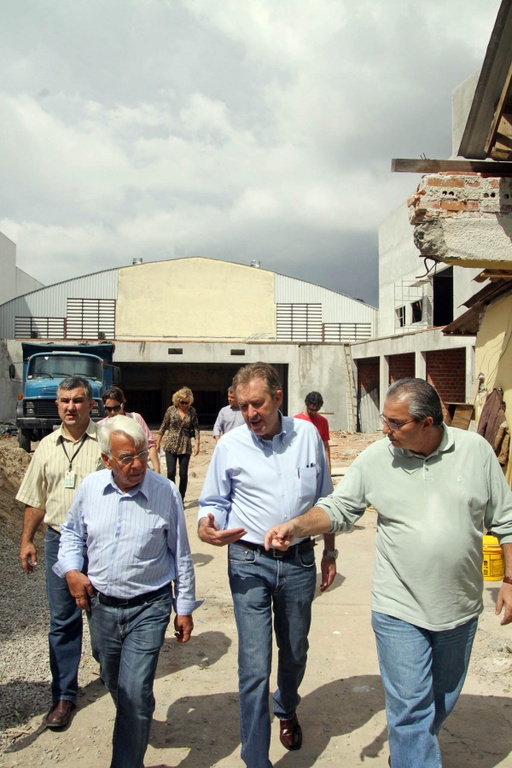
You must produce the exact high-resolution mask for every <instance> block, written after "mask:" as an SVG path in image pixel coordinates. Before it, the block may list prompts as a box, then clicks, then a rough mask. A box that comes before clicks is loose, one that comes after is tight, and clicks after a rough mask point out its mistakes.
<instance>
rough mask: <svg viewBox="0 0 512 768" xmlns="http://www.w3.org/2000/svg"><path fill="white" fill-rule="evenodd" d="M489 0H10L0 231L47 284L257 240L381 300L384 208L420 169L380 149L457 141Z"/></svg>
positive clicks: (252, 248) (245, 254) (262, 247)
mask: <svg viewBox="0 0 512 768" xmlns="http://www.w3.org/2000/svg"><path fill="white" fill-rule="evenodd" d="M498 7H499V0H486V2H485V3H482V2H480V1H479V0H451V2H450V3H446V2H441V0H434V2H430V3H423V4H412V3H410V2H409V0H360V1H359V2H358V3H354V2H352V1H351V0H315V2H314V3H311V2H307V3H305V2H303V0H279V3H276V2H275V0H251V2H240V0H173V2H162V0H112V2H109V3H108V4H106V3H104V2H103V0H88V1H87V2H86V0H75V2H73V3H54V4H47V3H42V2H41V0H24V2H23V3H19V2H18V1H17V0H6V3H4V8H3V10H4V19H3V25H2V29H1V30H0V66H2V70H3V72H4V73H5V74H6V77H5V78H4V85H3V86H2V87H0V119H1V120H2V124H3V126H4V134H3V141H2V143H1V144H0V167H1V169H2V178H3V182H4V183H3V184H2V187H1V188H0V189H1V191H0V206H1V210H2V211H3V216H4V219H3V221H1V222H0V230H1V231H3V232H4V233H5V234H6V235H7V236H8V237H10V238H11V239H13V240H14V241H15V242H16V243H17V246H18V263H19V266H20V267H21V268H23V269H25V270H26V271H27V272H29V273H32V274H33V275H34V276H35V277H37V278H38V279H41V280H43V281H44V282H47V283H48V282H53V281H55V280H59V279H65V278H66V277H72V276H73V275H77V274H85V273H87V272H92V271H94V270H96V269H105V268H108V267H110V266H118V265H119V264H120V263H131V260H132V258H135V257H137V256H143V258H145V259H146V260H152V259H155V258H173V257H177V256H188V255H202V256H206V257H208V256H210V257H212V258H225V259H227V260H233V261H240V262H243V263H249V261H250V259H251V258H260V259H261V260H262V261H263V262H264V266H265V267H266V268H268V269H276V270H278V271H281V272H285V273H288V274H297V276H299V277H302V278H303V279H311V280H312V281H314V282H318V283H321V284H322V283H323V284H326V285H329V287H336V288H338V289H339V290H342V291H344V292H345V293H350V292H351V291H352V292H353V293H354V294H355V295H358V296H363V298H366V299H367V300H369V301H371V302H372V303H375V302H376V285H377V278H376V269H375V268H373V269H369V268H368V265H369V264H373V265H374V267H375V265H376V248H377V245H376V244H377V227H378V225H379V223H380V222H381V221H382V220H383V219H384V218H385V216H386V214H387V213H388V212H389V211H390V210H392V209H393V208H395V207H396V206H397V205H398V204H399V203H400V202H401V201H402V200H403V199H405V198H406V197H407V196H408V195H409V194H410V193H411V191H412V190H413V189H414V188H415V185H416V177H411V176H400V175H394V174H391V172H390V162H391V159H392V158H393V157H408V156H416V157H417V156H419V155H420V153H422V152H425V153H426V154H427V155H428V156H430V157H443V156H444V157H448V156H449V154H450V152H451V135H450V109H451V105H450V95H451V91H452V90H453V88H455V87H456V86H457V85H458V84H459V83H460V82H461V81H462V80H463V79H465V78H466V77H467V76H468V75H470V74H471V73H472V72H473V71H474V70H476V69H477V68H478V67H479V66H480V65H481V63H482V61H483V57H484V54H485V48H486V45H487V42H488V39H489V36H490V33H491V30H492V25H493V22H494V19H495V16H496V13H497V10H498ZM369 275H370V277H369ZM347 276H350V277H349V278H348V277H347ZM333 280H334V281H337V282H334V283H333ZM347 285H350V286H351V291H348V290H347V288H346V286H347Z"/></svg>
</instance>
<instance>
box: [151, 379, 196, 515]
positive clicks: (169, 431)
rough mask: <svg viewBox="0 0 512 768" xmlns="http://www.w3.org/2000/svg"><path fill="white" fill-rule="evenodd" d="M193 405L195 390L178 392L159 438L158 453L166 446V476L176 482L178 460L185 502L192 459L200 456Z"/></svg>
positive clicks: (165, 416) (184, 388)
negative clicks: (193, 391) (161, 447)
mask: <svg viewBox="0 0 512 768" xmlns="http://www.w3.org/2000/svg"><path fill="white" fill-rule="evenodd" d="M193 402H194V396H193V394H192V390H190V389H189V388H188V387H182V388H181V389H178V391H177V392H175V393H174V395H173V396H172V405H171V406H170V407H169V408H168V409H167V410H166V412H165V415H164V418H163V421H162V425H161V427H160V429H159V430H158V435H157V438H156V448H157V451H159V450H160V445H161V444H162V445H163V449H164V451H165V458H166V460H167V477H168V478H169V480H172V481H173V482H174V481H175V478H176V463H177V462H178V461H179V468H180V486H179V491H180V494H181V498H182V500H183V501H185V493H186V490H187V484H188V464H189V461H190V456H191V454H194V456H197V454H198V453H199V437H200V435H199V422H198V420H197V413H196V410H195V408H192V403H193ZM192 438H194V447H193V448H192Z"/></svg>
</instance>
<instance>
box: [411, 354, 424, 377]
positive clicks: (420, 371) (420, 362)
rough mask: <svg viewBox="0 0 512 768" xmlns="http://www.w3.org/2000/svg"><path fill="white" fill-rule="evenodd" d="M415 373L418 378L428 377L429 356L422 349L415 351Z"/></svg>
mask: <svg viewBox="0 0 512 768" xmlns="http://www.w3.org/2000/svg"><path fill="white" fill-rule="evenodd" d="M414 375H415V376H416V378H417V379H426V378H427V356H426V354H425V352H421V351H420V350H418V351H416V352H415V353H414Z"/></svg>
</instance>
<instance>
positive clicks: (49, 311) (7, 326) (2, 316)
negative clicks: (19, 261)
mask: <svg viewBox="0 0 512 768" xmlns="http://www.w3.org/2000/svg"><path fill="white" fill-rule="evenodd" d="M118 273H119V270H118V269H109V270H105V271H104V272H98V273H95V274H93V275H85V276H84V277H74V278H72V279H71V280H65V281H64V282H62V283H56V284H55V285H49V286H47V287H45V288H39V289H38V290H37V291H32V292H31V293H26V294H25V295H24V296H18V297H17V298H15V299H11V301H7V302H6V303H5V304H2V305H1V306H0V332H1V336H2V338H7V339H12V338H14V320H15V317H16V316H26V315H31V316H32V317H66V306H67V300H68V298H95V299H117V284H118Z"/></svg>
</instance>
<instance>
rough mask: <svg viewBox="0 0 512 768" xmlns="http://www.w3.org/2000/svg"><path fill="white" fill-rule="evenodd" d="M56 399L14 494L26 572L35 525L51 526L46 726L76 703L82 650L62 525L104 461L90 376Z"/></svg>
mask: <svg viewBox="0 0 512 768" xmlns="http://www.w3.org/2000/svg"><path fill="white" fill-rule="evenodd" d="M56 403H57V408H58V412H59V418H60V420H61V422H62V423H61V426H60V427H59V429H57V430H55V431H54V432H52V434H50V435H47V437H45V438H43V439H42V440H41V442H40V443H39V446H38V448H37V450H36V451H35V453H34V455H33V457H32V461H31V463H30V464H29V466H28V469H27V472H26V474H25V477H24V478H23V482H22V484H21V487H20V489H19V491H18V494H17V496H16V498H17V500H18V501H21V502H22V503H23V504H25V512H24V518H23V531H22V534H21V546H20V560H21V565H22V567H23V570H24V571H25V573H27V574H31V573H32V572H33V570H34V568H35V567H36V566H37V564H38V560H37V551H36V546H35V543H34V537H35V534H36V531H37V529H38V528H39V526H40V525H41V523H43V522H44V523H45V525H46V526H47V527H46V532H45V539H44V549H45V570H46V592H47V597H48V605H49V608H50V631H49V634H48V640H49V651H50V668H51V674H52V706H51V708H50V710H49V712H48V714H47V715H46V717H45V720H44V724H45V725H46V726H47V727H48V728H63V727H64V726H66V725H67V724H68V722H69V720H70V717H71V713H72V711H73V710H74V709H75V703H76V696H77V691H78V665H79V663H80V655H81V651H82V611H81V610H80V609H79V608H78V607H77V605H76V601H75V600H74V598H73V597H72V595H71V594H70V592H69V589H68V586H67V584H66V582H65V581H64V580H63V579H60V578H59V577H58V576H56V575H55V574H54V573H53V571H52V566H53V565H54V563H56V561H57V556H58V552H59V542H60V526H61V525H62V524H63V523H64V520H65V518H66V513H67V511H68V509H69V508H70V506H71V504H72V502H73V499H74V496H75V493H76V490H77V488H78V486H79V485H80V483H81V481H82V480H83V479H84V477H86V476H87V475H89V474H90V473H91V472H95V471H96V470H97V469H101V468H102V467H103V461H102V459H101V450H100V447H99V444H98V440H97V428H96V424H94V422H93V421H91V418H90V413H91V410H92V407H93V405H94V401H93V399H92V390H91V386H90V384H89V382H88V381H87V380H86V379H83V378H82V377H80V376H71V377H69V378H67V379H64V380H63V381H62V382H61V383H60V384H59V386H58V389H57V400H56Z"/></svg>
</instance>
